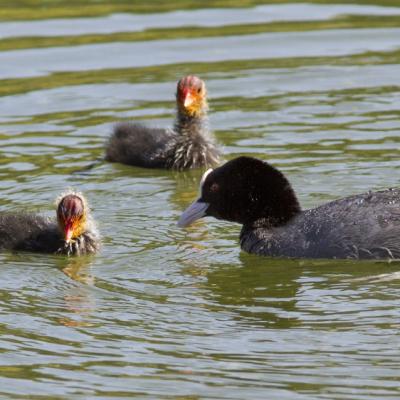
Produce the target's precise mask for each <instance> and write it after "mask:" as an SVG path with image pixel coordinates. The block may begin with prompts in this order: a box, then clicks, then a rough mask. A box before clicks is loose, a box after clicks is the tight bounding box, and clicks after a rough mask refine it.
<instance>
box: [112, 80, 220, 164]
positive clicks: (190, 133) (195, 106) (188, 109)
mask: <svg viewBox="0 0 400 400" xmlns="http://www.w3.org/2000/svg"><path fill="white" fill-rule="evenodd" d="M176 104H177V115H176V121H175V125H174V128H173V129H157V128H149V127H146V126H143V125H140V124H136V123H132V122H123V123H119V124H117V125H116V126H115V128H114V132H113V133H112V135H111V137H110V139H109V141H108V143H107V145H106V155H105V159H106V160H107V161H111V162H120V163H123V164H129V165H136V166H139V167H146V168H167V169H175V170H185V169H190V168H198V167H204V166H205V167H210V166H212V165H215V164H217V163H218V162H219V156H220V153H219V150H218V149H217V147H216V144H215V142H214V138H213V136H212V135H211V132H210V130H209V126H208V118H207V111H208V105H207V91H206V86H205V84H204V82H203V81H202V80H201V79H199V78H198V77H196V76H192V75H189V76H186V77H184V78H182V79H181V80H180V81H179V82H178V84H177V92H176Z"/></svg>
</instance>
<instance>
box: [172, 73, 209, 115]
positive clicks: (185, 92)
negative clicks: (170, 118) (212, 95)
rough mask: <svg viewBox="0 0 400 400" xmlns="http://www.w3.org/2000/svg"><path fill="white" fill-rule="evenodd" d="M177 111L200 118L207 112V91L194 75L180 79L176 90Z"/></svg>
mask: <svg viewBox="0 0 400 400" xmlns="http://www.w3.org/2000/svg"><path fill="white" fill-rule="evenodd" d="M176 102H177V105H178V109H179V111H180V112H182V113H183V114H185V115H188V116H190V117H200V116H202V115H203V114H204V113H206V112H207V109H208V105H207V90H206V85H205V84H204V82H203V81H202V80H201V79H200V78H198V77H197V76H194V75H188V76H185V77H184V78H182V79H181V80H180V81H179V82H178V85H177V89H176Z"/></svg>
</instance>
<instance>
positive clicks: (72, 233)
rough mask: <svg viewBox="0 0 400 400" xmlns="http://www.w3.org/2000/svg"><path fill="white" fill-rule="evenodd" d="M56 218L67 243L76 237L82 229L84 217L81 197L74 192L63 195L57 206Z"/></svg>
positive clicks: (84, 212)
mask: <svg viewBox="0 0 400 400" xmlns="http://www.w3.org/2000/svg"><path fill="white" fill-rule="evenodd" d="M57 219H58V223H59V226H60V228H61V230H62V232H63V233H64V238H65V241H66V242H67V243H69V242H70V241H71V240H72V239H74V238H76V237H78V236H79V235H80V234H81V233H82V231H83V230H84V224H85V219H86V210H85V204H84V201H83V199H82V198H81V197H79V196H78V195H76V194H68V195H66V196H64V197H63V198H62V199H61V200H60V202H59V204H58V206H57Z"/></svg>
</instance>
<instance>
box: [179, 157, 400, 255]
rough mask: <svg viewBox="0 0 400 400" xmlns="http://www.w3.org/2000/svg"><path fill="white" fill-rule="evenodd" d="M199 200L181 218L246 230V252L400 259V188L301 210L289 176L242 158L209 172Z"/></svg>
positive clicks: (181, 222)
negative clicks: (208, 220)
mask: <svg viewBox="0 0 400 400" xmlns="http://www.w3.org/2000/svg"><path fill="white" fill-rule="evenodd" d="M200 190H201V192H200V198H199V199H197V200H196V201H195V202H194V203H192V204H191V205H190V206H189V207H188V208H187V210H186V211H184V213H183V214H182V216H181V218H180V220H179V222H178V225H179V226H181V227H184V226H187V225H189V224H191V223H192V222H194V221H195V220H197V219H199V218H201V217H203V216H207V215H209V216H213V217H215V218H217V219H224V220H227V221H232V222H238V223H240V224H242V225H243V227H242V230H241V233H240V244H241V247H242V249H243V250H245V251H247V252H249V253H254V254H258V255H263V256H273V257H275V256H280V257H296V258H340V259H343V258H349V259H394V258H396V259H398V258H400V189H387V190H382V191H378V192H368V193H364V194H358V195H354V196H349V197H345V198H343V199H339V200H336V201H332V202H330V203H327V204H324V205H321V206H319V207H317V208H313V209H310V210H304V211H302V210H301V208H300V205H299V202H298V200H297V197H296V194H295V192H294V190H293V189H292V187H291V185H290V183H289V181H288V180H287V179H286V177H285V176H284V175H283V174H282V173H281V172H280V171H278V170H277V169H276V168H274V167H273V166H271V165H269V164H268V163H266V162H263V161H260V160H257V159H254V158H250V157H239V158H236V159H234V160H232V161H229V162H227V163H226V164H225V165H223V166H221V167H219V168H216V169H215V170H209V171H207V172H206V173H205V174H204V175H203V178H202V182H201V185H200Z"/></svg>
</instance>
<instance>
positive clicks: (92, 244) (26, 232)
mask: <svg viewBox="0 0 400 400" xmlns="http://www.w3.org/2000/svg"><path fill="white" fill-rule="evenodd" d="M99 248H100V237H99V233H98V231H97V228H96V225H95V223H94V221H93V219H92V217H91V215H90V210H89V207H88V205H87V202H86V200H85V198H84V197H83V195H82V194H80V193H76V192H68V193H65V194H63V195H62V196H61V197H60V198H59V199H58V200H57V219H52V218H47V217H44V216H41V215H35V214H28V213H24V212H20V213H8V212H3V213H0V249H1V250H6V249H8V250H25V251H32V252H42V253H59V254H66V255H81V254H89V253H95V252H96V251H98V250H99Z"/></svg>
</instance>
